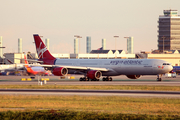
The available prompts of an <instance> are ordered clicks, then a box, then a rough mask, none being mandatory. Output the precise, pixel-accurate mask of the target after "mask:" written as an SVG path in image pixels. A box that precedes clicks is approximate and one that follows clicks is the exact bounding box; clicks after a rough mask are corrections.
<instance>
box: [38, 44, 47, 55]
mask: <svg viewBox="0 0 180 120" xmlns="http://www.w3.org/2000/svg"><path fill="white" fill-rule="evenodd" d="M41 46H42V47H43V45H42V42H41V43H40V45H39V48H37V54H38V56H39V58H43V54H44V52H46V51H47V48H46V47H44V48H41Z"/></svg>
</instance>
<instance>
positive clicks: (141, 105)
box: [0, 95, 180, 115]
mask: <svg viewBox="0 0 180 120" xmlns="http://www.w3.org/2000/svg"><path fill="white" fill-rule="evenodd" d="M0 100H1V102H0V111H7V110H9V109H11V110H13V109H14V111H16V110H39V109H56V110H66V109H68V110H75V111H89V112H92V111H96V112H103V113H111V114H116V113H121V114H147V115H180V100H179V99H174V98H169V99H168V98H132V97H120V96H44V95H0ZM15 108H16V109H15Z"/></svg>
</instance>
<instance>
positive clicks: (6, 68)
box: [0, 64, 24, 75]
mask: <svg viewBox="0 0 180 120" xmlns="http://www.w3.org/2000/svg"><path fill="white" fill-rule="evenodd" d="M23 68H24V65H22V64H3V65H0V75H7V72H12V71H16V70H19V69H23Z"/></svg>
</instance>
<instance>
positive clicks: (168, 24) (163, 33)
mask: <svg viewBox="0 0 180 120" xmlns="http://www.w3.org/2000/svg"><path fill="white" fill-rule="evenodd" d="M158 23H159V26H158V28H159V30H158V33H159V34H158V50H160V51H161V52H164V51H167V50H180V16H179V15H178V11H177V10H171V9H170V10H164V15H160V16H159V21H158Z"/></svg>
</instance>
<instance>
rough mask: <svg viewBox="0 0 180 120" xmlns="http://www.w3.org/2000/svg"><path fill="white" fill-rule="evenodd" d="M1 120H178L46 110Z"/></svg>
mask: <svg viewBox="0 0 180 120" xmlns="http://www.w3.org/2000/svg"><path fill="white" fill-rule="evenodd" d="M0 119H1V120H147V119H148V120H149V119H153V120H164V119H171V120H177V119H180V116H177V115H176V116H173V115H146V114H145V115H137V114H121V113H116V114H109V113H102V112H87V111H69V110H53V109H52V110H48V111H31V112H13V111H8V112H1V113H0Z"/></svg>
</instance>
